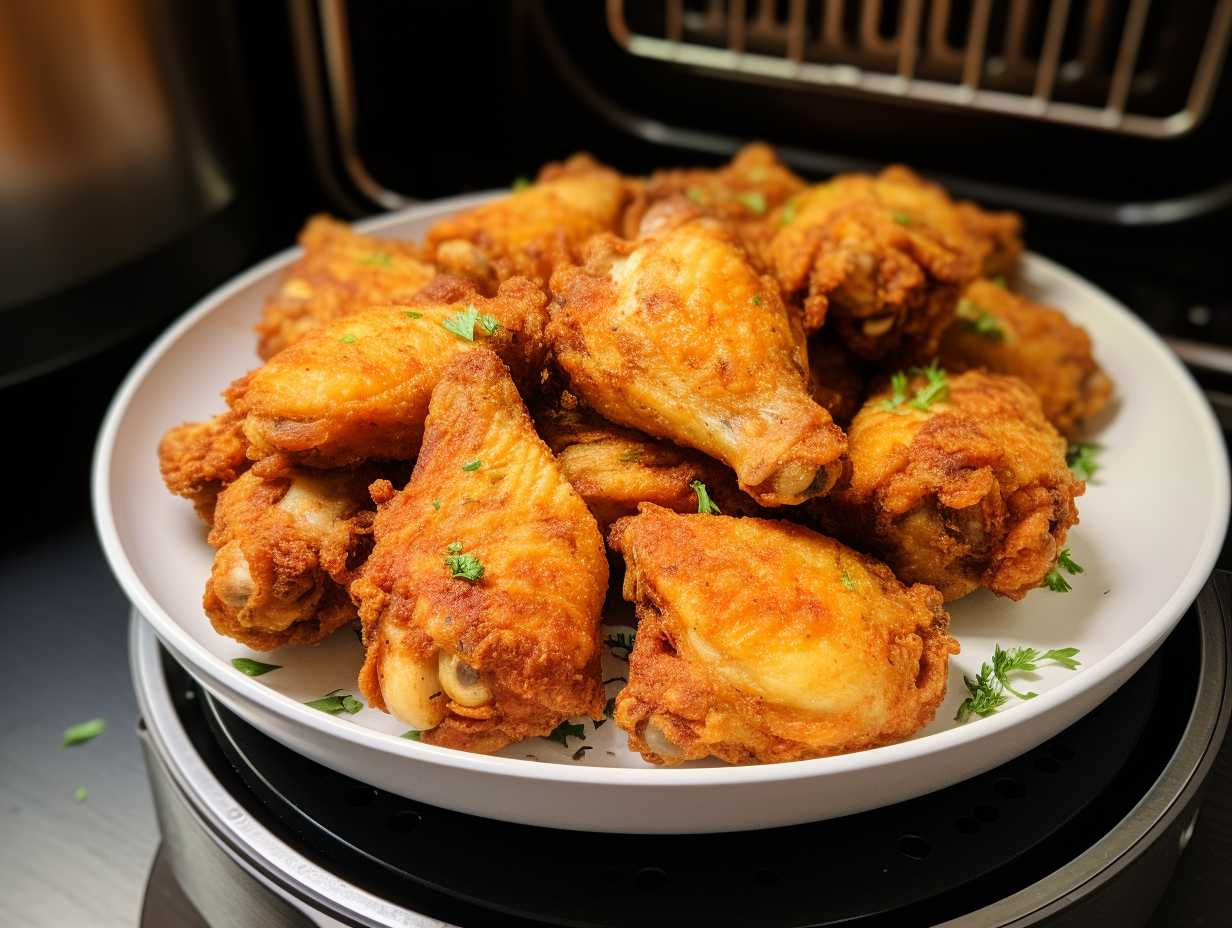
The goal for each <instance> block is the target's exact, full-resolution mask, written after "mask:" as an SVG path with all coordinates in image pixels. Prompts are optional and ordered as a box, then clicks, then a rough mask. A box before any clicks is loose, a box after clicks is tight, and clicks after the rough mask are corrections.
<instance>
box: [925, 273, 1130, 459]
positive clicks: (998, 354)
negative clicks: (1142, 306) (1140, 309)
mask: <svg viewBox="0 0 1232 928" xmlns="http://www.w3.org/2000/svg"><path fill="white" fill-rule="evenodd" d="M941 361H942V364H943V365H944V366H945V368H946V369H947V370H952V371H963V370H968V369H971V368H983V369H984V370H988V371H992V372H993V373H997V374H1012V375H1013V376H1015V377H1018V378H1020V379H1021V380H1023V381H1024V382H1025V383H1026V384H1027V386H1029V387H1030V388H1031V389H1032V390H1034V391H1035V393H1036V395H1038V396H1039V398H1040V403H1041V404H1042V405H1043V407H1044V415H1045V416H1047V417H1048V421H1049V422H1051V423H1052V424H1053V425H1054V426H1056V428H1057V430H1058V431H1059V432H1061V433H1062V434H1064V435H1066V436H1068V437H1070V438H1073V437H1075V436H1076V435H1077V433H1078V432H1079V430H1080V429H1081V427H1082V423H1083V422H1084V421H1085V420H1087V419H1090V418H1092V417H1093V416H1094V415H1095V414H1096V413H1098V412H1099V411H1100V410H1101V409H1103V408H1104V406H1106V405H1107V403H1108V400H1109V399H1110V398H1111V397H1112V380H1111V379H1110V378H1109V377H1108V375H1107V374H1106V373H1104V371H1103V369H1102V368H1100V366H1099V364H1097V363H1096V361H1095V358H1094V357H1093V356H1092V354H1091V339H1090V337H1089V336H1088V335H1087V333H1086V331H1084V330H1083V329H1082V328H1081V327H1080V326H1076V325H1074V324H1073V323H1072V322H1070V321H1069V320H1068V319H1066V318H1065V314H1064V313H1062V312H1061V311H1060V310H1057V309H1053V308H1052V307H1051V306H1043V305H1041V304H1039V303H1032V302H1031V301H1030V300H1028V299H1026V298H1025V297H1021V296H1018V295H1016V294H1014V293H1011V292H1010V291H1008V290H1006V289H1005V288H1004V287H1002V286H999V285H998V284H995V283H993V282H992V281H988V280H977V281H976V282H975V283H973V284H972V285H971V286H969V287H968V288H967V289H966V291H965V292H964V293H963V298H962V300H960V301H959V304H958V320H957V321H956V322H955V323H954V324H953V325H952V326H950V328H949V329H947V330H946V333H945V336H944V338H943V339H942V341H941Z"/></svg>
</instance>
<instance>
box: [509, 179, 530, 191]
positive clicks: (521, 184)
mask: <svg viewBox="0 0 1232 928" xmlns="http://www.w3.org/2000/svg"><path fill="white" fill-rule="evenodd" d="M511 186H512V188H513V192H514V193H517V192H518V191H519V190H525V189H526V188H527V187H529V186H530V178H529V177H515V178H514V179H513V184H512V185H511Z"/></svg>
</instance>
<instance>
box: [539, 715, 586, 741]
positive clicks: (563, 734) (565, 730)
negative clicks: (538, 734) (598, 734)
mask: <svg viewBox="0 0 1232 928" xmlns="http://www.w3.org/2000/svg"><path fill="white" fill-rule="evenodd" d="M546 737H547V739H548V740H549V741H555V742H556V743H557V744H562V745H564V746H565V747H568V746H569V739H570V738H577V739H579V740H581V741H585V740H586V727H585V726H584V725H583V724H582V723H581V722H578V723H577V724H576V725H575V724H572V723H571V722H568V721H565V722H561V723H560V724H559V725H557V726H556V727H555V728H553V729H552V730H551V731H550V732H549V733H548V734H547V735H546Z"/></svg>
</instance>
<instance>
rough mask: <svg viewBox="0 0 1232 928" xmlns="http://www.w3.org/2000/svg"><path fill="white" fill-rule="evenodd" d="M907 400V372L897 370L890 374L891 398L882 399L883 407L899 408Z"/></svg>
mask: <svg viewBox="0 0 1232 928" xmlns="http://www.w3.org/2000/svg"><path fill="white" fill-rule="evenodd" d="M905 402H907V373H906V371H895V372H894V373H893V374H891V375H890V398H889V399H886V400H882V401H881V408H882V409H897V408H898V407H899V406H901V405H903V403H905Z"/></svg>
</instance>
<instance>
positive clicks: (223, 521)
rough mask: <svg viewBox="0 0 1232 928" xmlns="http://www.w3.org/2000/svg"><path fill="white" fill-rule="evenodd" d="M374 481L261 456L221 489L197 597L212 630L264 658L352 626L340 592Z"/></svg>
mask: <svg viewBox="0 0 1232 928" xmlns="http://www.w3.org/2000/svg"><path fill="white" fill-rule="evenodd" d="M403 473H405V471H403ZM381 476H383V475H382V473H381V472H379V471H377V470H375V469H373V468H371V467H365V468H360V469H359V470H355V471H307V470H302V469H297V468H292V467H287V466H285V465H284V464H283V462H281V461H279V460H277V459H274V458H267V459H266V460H265V461H262V462H261V463H260V464H258V465H256V466H255V467H254V468H253V469H252V470H249V471H248V472H247V473H245V474H244V475H243V476H241V477H240V478H239V479H238V480H236V481H235V482H234V483H232V484H231V485H230V486H228V487H227V488H226V489H225V490H223V491H222V493H220V494H219V496H218V507H217V510H216V520H215V523H214V528H213V530H212V531H211V532H210V537H209V542H210V544H211V545H213V546H214V548H215V549H217V553H216V554H215V555H214V567H213V569H212V571H211V572H210V578H209V581H208V582H207V583H206V586H205V597H204V605H205V613H206V615H208V616H209V618H210V622H211V623H213V625H214V629H215V631H217V632H218V633H219V634H221V635H227V636H228V637H230V638H234V639H235V640H236V641H241V642H243V643H244V644H246V645H248V646H249V647H250V648H255V649H257V650H260V651H268V650H272V649H273V648H277V647H281V646H282V645H285V644H316V643H317V642H319V641H322V640H323V639H325V638H327V637H328V636H330V635H331V634H333V633H334V632H335V631H337V630H338V629H339V628H341V627H342V626H343V625H346V624H347V623H348V622H353V621H354V620H355V618H356V613H355V607H354V606H353V605H352V604H351V600H350V597H349V596H348V595H347V591H346V585H347V584H348V583H350V581H351V580H352V579H354V577H355V575H356V570H357V568H358V567H359V566H360V565H362V564H363V561H364V558H366V557H367V555H368V551H369V550H370V548H371V545H372V518H373V514H374V510H375V506H374V505H373V503H372V500H371V498H370V497H369V496H368V485H369V484H370V483H372V482H373V481H374V480H376V479H377V478H378V477H381Z"/></svg>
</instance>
